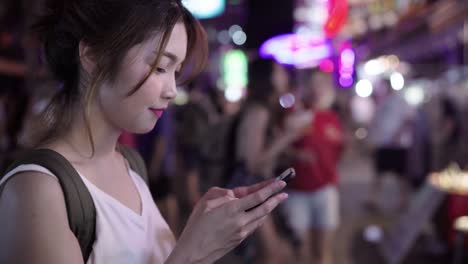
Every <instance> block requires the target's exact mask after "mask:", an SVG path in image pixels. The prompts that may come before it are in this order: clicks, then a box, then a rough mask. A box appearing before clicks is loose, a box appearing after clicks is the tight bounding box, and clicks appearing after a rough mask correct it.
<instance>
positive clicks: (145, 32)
mask: <svg viewBox="0 0 468 264" xmlns="http://www.w3.org/2000/svg"><path fill="white" fill-rule="evenodd" d="M178 22H182V23H183V24H184V25H185V28H186V31H187V37H188V45H187V58H186V60H185V62H184V65H183V67H182V68H183V69H182V72H183V73H185V74H182V75H183V76H184V77H185V78H184V80H189V79H191V78H192V77H193V76H194V75H196V74H198V72H200V71H201V70H202V69H203V68H204V65H205V63H206V59H207V52H208V47H207V42H206V34H205V31H204V30H203V28H202V27H201V25H200V24H199V22H198V21H197V20H196V19H195V18H194V17H193V16H192V15H191V13H190V12H189V11H188V10H187V9H186V8H185V7H184V6H183V5H182V4H181V1H180V0H132V1H129V0H46V3H45V6H44V10H43V14H42V15H40V16H39V18H38V20H37V21H36V23H35V24H34V25H33V30H34V31H35V32H36V33H38V37H39V38H40V40H41V41H42V43H43V48H44V53H45V58H46V60H47V63H48V66H49V68H50V70H51V72H52V74H53V75H54V76H55V77H56V78H57V80H59V81H61V82H62V84H63V85H62V88H61V89H60V90H59V91H58V92H57V94H56V95H55V97H54V98H53V99H52V101H51V103H50V105H49V107H48V108H47V109H46V111H45V113H44V118H45V121H46V122H47V124H48V127H47V130H46V131H45V132H44V133H43V135H42V136H41V137H40V140H39V143H43V142H45V141H49V140H52V139H54V138H56V137H58V136H61V135H62V134H63V133H64V132H65V131H67V130H68V129H70V126H71V123H72V121H73V120H72V118H73V116H74V113H75V111H76V110H77V109H80V108H81V109H85V120H86V123H87V126H88V132H89V138H90V142H91V144H92V146H93V149H94V143H93V139H92V135H91V128H90V126H89V122H88V121H87V120H89V114H90V107H91V102H92V99H93V98H94V96H95V94H96V90H97V87H98V86H99V85H100V84H101V83H102V82H104V81H113V80H114V79H115V77H116V75H117V73H118V72H119V69H120V67H121V63H122V60H123V58H124V56H125V55H126V53H127V52H128V51H129V49H130V48H132V47H133V46H135V45H137V44H139V43H142V42H143V41H145V40H147V39H148V38H149V37H151V36H152V34H154V33H155V32H157V33H160V34H161V36H162V37H161V41H160V43H159V45H158V47H155V50H156V51H157V52H158V55H157V57H156V59H155V61H154V62H153V65H152V67H153V70H154V68H155V67H156V66H157V64H158V62H159V60H160V58H161V54H162V52H163V51H164V49H165V46H166V45H167V42H168V39H169V37H170V34H171V32H172V29H173V28H174V26H175V24H176V23H178ZM80 42H83V43H85V44H86V45H87V46H88V47H89V49H90V55H91V56H92V57H93V59H94V60H95V63H96V70H95V71H94V72H93V73H92V76H90V78H91V80H90V81H91V82H90V85H89V86H87V87H80V85H79V81H80V72H81V66H80V59H79V44H80ZM187 65H190V66H189V67H186V66H187ZM187 68H190V72H187ZM184 70H185V71H184ZM151 72H153V71H150V72H148V74H147V76H145V78H143V79H142V80H141V81H140V82H139V83H138V84H137V85H136V86H135V87H133V89H132V91H131V92H130V93H129V94H128V95H131V94H133V93H134V92H136V91H137V90H138V89H139V88H140V87H141V85H142V84H143V83H144V82H145V81H146V80H147V79H148V78H149V76H150V75H151ZM83 88H84V89H83ZM42 125H44V124H42Z"/></svg>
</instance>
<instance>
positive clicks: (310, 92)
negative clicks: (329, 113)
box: [304, 72, 335, 109]
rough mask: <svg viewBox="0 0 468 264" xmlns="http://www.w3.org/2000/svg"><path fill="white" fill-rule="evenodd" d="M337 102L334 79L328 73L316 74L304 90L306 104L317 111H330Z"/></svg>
mask: <svg viewBox="0 0 468 264" xmlns="http://www.w3.org/2000/svg"><path fill="white" fill-rule="evenodd" d="M334 100H335V89H334V87H333V79H332V76H331V75H330V74H327V73H322V72H319V73H315V74H314V76H312V77H311V78H310V80H309V82H308V83H307V84H306V86H305V89H304V102H305V103H306V104H308V105H311V106H312V107H314V108H316V109H328V108H330V107H331V106H332V104H333V102H334Z"/></svg>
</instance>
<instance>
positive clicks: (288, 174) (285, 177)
mask: <svg viewBox="0 0 468 264" xmlns="http://www.w3.org/2000/svg"><path fill="white" fill-rule="evenodd" d="M294 177H296V171H295V170H294V168H289V169H286V170H285V171H283V173H281V174H280V175H279V176H278V177H276V180H277V181H285V182H288V181H289V180H290V179H292V178H294Z"/></svg>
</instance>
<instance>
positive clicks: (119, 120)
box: [97, 23, 187, 133]
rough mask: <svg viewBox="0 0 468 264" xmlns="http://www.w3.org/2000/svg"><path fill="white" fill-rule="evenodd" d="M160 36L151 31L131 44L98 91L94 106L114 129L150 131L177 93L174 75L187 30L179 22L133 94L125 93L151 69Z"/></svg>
mask: <svg viewBox="0 0 468 264" xmlns="http://www.w3.org/2000/svg"><path fill="white" fill-rule="evenodd" d="M160 38H161V35H160V34H154V35H153V36H152V37H151V38H149V39H148V40H146V41H144V42H142V43H140V44H138V45H136V46H134V47H132V48H131V49H130V50H129V51H128V53H127V54H126V56H125V57H124V59H123V61H122V65H121V67H120V70H119V73H118V75H117V77H116V78H115V80H114V81H113V82H107V83H105V84H104V85H103V87H101V89H99V91H98V96H97V101H98V105H99V107H100V108H101V110H102V112H103V114H104V116H105V118H106V119H107V120H108V121H109V122H110V123H111V125H112V126H114V127H115V128H116V129H119V130H126V131H129V132H131V133H147V132H149V131H151V130H152V129H153V128H154V126H155V125H156V121H157V120H158V119H159V118H160V117H161V115H162V114H163V112H164V110H165V109H166V108H167V107H168V105H169V103H170V102H171V101H172V100H173V99H174V98H175V96H176V94H177V88H176V75H177V73H178V71H180V68H181V65H182V63H183V61H184V60H185V56H186V52H187V32H186V29H185V26H184V24H183V23H177V24H176V25H175V27H174V29H173V31H172V33H171V35H170V37H169V40H168V43H167V46H166V48H165V50H164V51H163V53H162V57H161V59H160V61H159V63H158V65H157V67H156V68H155V71H154V72H152V73H151V75H150V76H149V78H148V79H147V80H146V82H144V83H143V85H142V86H141V87H140V88H139V89H138V90H137V91H136V92H135V93H133V94H132V95H130V96H128V93H129V92H131V91H132V89H133V88H134V87H135V86H136V85H137V84H138V83H139V82H140V81H141V80H142V79H144V78H145V76H146V75H147V74H148V72H149V71H151V65H152V64H153V62H154V60H155V58H156V56H157V54H156V52H155V48H156V47H158V44H159V41H160Z"/></svg>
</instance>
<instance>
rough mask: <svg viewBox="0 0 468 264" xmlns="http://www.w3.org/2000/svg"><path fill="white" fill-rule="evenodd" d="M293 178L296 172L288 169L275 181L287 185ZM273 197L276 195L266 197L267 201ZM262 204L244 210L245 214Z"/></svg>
mask: <svg viewBox="0 0 468 264" xmlns="http://www.w3.org/2000/svg"><path fill="white" fill-rule="evenodd" d="M294 177H296V171H295V170H294V168H288V169H286V170H285V171H283V172H282V173H281V174H280V175H279V176H278V177H276V178H275V180H277V181H285V182H286V183H287V182H288V181H289V180H290V179H292V178H294ZM275 195H276V193H275V194H273V195H272V196H270V197H268V199H270V198H271V197H273V196H275ZM268 199H266V200H265V201H264V202H266V201H268ZM264 202H263V203H264ZM263 203H259V204H257V205H256V206H254V207H252V208H250V209H248V210H246V212H248V211H251V210H253V209H255V208H257V207H259V206H260V205H262V204H263Z"/></svg>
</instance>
